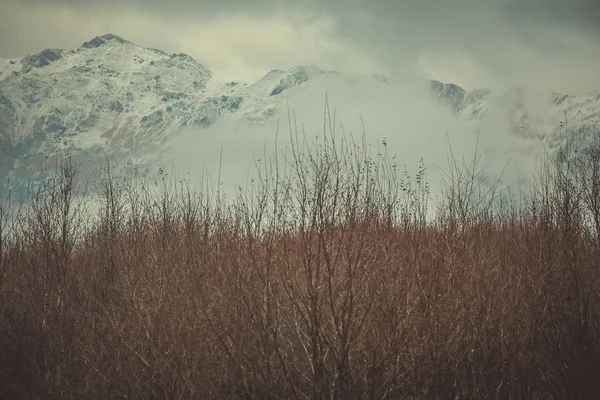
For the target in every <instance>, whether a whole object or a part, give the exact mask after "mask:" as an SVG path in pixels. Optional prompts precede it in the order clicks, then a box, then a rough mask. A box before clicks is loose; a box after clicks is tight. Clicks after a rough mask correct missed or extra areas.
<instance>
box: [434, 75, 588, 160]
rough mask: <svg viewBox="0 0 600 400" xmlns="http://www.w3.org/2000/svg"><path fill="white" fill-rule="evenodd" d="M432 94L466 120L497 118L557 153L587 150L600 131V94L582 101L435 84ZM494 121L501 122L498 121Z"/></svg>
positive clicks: (515, 90) (480, 121)
mask: <svg viewBox="0 0 600 400" xmlns="http://www.w3.org/2000/svg"><path fill="white" fill-rule="evenodd" d="M431 90H432V92H433V94H434V97H437V98H438V99H439V100H440V101H441V102H442V103H443V104H445V105H446V107H447V108H448V109H449V110H450V111H451V112H452V113H454V114H456V115H458V116H460V117H461V118H463V119H464V120H467V121H472V122H473V123H474V124H476V125H479V124H485V123H486V121H487V122H489V120H490V116H491V115H496V116H497V117H499V118H501V119H502V120H503V123H506V124H507V127H508V129H509V130H510V131H512V132H514V133H516V134H518V135H521V136H523V137H527V138H536V139H539V140H541V141H542V142H543V143H544V145H545V146H547V148H548V149H549V150H550V151H551V152H554V153H555V152H557V151H560V149H564V148H565V147H566V146H567V141H569V142H570V143H574V144H575V145H577V146H579V147H585V146H586V143H588V142H589V140H591V138H592V136H593V134H595V133H597V132H598V131H599V130H600V92H593V93H590V94H588V95H585V96H578V97H576V96H572V95H567V94H560V93H556V92H549V93H544V94H537V95H534V94H531V93H529V92H528V91H527V90H526V89H524V88H513V89H511V90H508V91H507V92H503V93H497V92H493V91H492V90H488V89H476V90H472V91H469V92H467V91H465V90H464V89H462V88H461V87H459V86H457V85H454V84H444V83H442V82H439V81H432V82H431ZM534 96H536V97H534ZM491 120H492V121H494V122H497V121H498V118H496V119H491Z"/></svg>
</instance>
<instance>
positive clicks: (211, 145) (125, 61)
mask: <svg viewBox="0 0 600 400" xmlns="http://www.w3.org/2000/svg"><path fill="white" fill-rule="evenodd" d="M551 89H552V88H548V91H547V92H545V93H540V92H539V91H537V92H532V91H528V89H527V88H514V89H512V90H509V91H507V92H502V93H500V92H494V91H492V90H489V89H485V88H482V89H475V90H470V91H466V90H464V89H463V88H461V87H460V86H458V85H455V84H453V83H443V82H440V81H436V80H426V79H424V78H422V77H414V76H387V77H383V76H380V75H368V76H353V75H348V74H345V73H343V72H338V71H325V70H322V69H320V68H318V67H317V66H298V67H295V68H291V69H287V70H273V71H271V72H269V73H268V74H266V75H265V76H264V77H263V78H262V79H260V80H258V81H256V82H242V81H226V82H222V81H218V80H216V79H215V78H214V77H213V73H212V72H211V71H210V70H209V69H207V68H206V67H204V66H203V65H201V64H200V63H199V62H197V61H196V60H195V59H194V58H192V57H190V56H189V55H186V54H167V53H165V52H163V51H161V50H157V49H152V48H145V47H141V46H138V45H136V44H134V43H132V42H130V41H127V40H125V39H123V38H121V37H119V36H116V35H113V34H106V35H103V36H99V37H95V38H93V39H91V40H89V41H87V42H85V43H83V44H82V45H81V46H80V47H78V48H76V49H73V50H63V49H46V50H43V51H41V52H39V53H36V54H31V55H29V56H27V57H24V58H22V59H0V176H1V177H2V178H3V179H4V178H7V177H22V176H27V175H28V174H31V173H35V172H36V171H39V169H40V168H41V166H43V165H44V163H45V162H47V160H48V159H52V157H53V156H54V155H56V154H58V153H59V152H61V151H65V150H67V151H69V152H70V153H72V154H73V155H74V156H75V157H76V158H77V159H78V160H79V162H81V163H82V168H83V170H84V171H87V172H89V171H91V169H93V168H95V167H96V166H97V160H98V159H99V158H100V157H104V156H108V157H111V158H112V159H114V160H117V161H118V162H120V163H132V164H139V165H144V166H151V167H155V166H156V165H158V164H165V163H170V164H173V165H175V166H176V167H178V168H180V169H181V170H182V171H187V172H190V171H198V170H200V169H201V168H202V166H208V167H209V168H210V169H212V170H213V172H214V170H215V168H217V166H219V168H221V169H223V176H224V178H227V179H230V180H231V182H232V183H231V185H238V184H240V183H242V182H243V180H244V179H246V178H247V175H248V168H251V167H252V165H253V161H254V160H255V158H256V157H257V155H258V154H260V153H261V152H262V151H263V150H264V149H265V146H266V145H267V144H268V146H271V145H272V144H273V143H274V140H275V137H277V140H278V143H279V145H282V146H285V145H286V143H287V141H286V140H289V129H288V128H289V126H288V125H289V124H288V123H289V122H293V121H295V127H298V128H300V130H301V131H303V132H304V133H305V134H306V135H307V136H311V137H312V136H314V135H318V134H322V132H323V112H324V107H325V102H324V99H325V95H326V94H327V96H328V100H329V105H330V108H331V111H332V112H333V111H334V110H335V113H336V129H339V130H340V131H341V130H342V129H344V131H347V132H348V133H350V132H351V133H353V134H354V135H360V134H362V129H363V124H364V129H365V131H366V135H367V139H368V141H369V143H373V144H374V145H377V144H378V143H379V144H380V143H382V141H383V140H386V143H389V148H388V151H389V152H391V153H394V154H397V156H398V159H399V160H401V161H400V164H401V165H406V166H407V168H412V167H414V166H415V165H416V163H417V162H418V160H419V159H420V158H424V159H425V161H426V163H429V165H430V166H431V167H432V168H433V169H435V168H436V167H437V166H439V165H440V164H444V162H445V158H446V150H447V148H448V144H449V142H450V144H451V145H452V147H453V149H454V150H455V151H456V153H457V154H469V152H472V151H473V149H474V146H475V144H476V143H477V140H478V139H477V137H479V146H480V151H481V152H482V154H483V155H484V158H485V161H486V163H489V165H490V174H491V176H493V175H494V174H499V173H500V172H501V171H505V175H504V178H505V180H506V182H507V184H508V183H514V182H515V181H516V180H517V179H518V178H519V176H520V175H529V174H530V173H531V172H532V170H533V167H534V166H535V164H536V163H537V162H538V161H539V159H540V157H541V156H542V155H543V154H544V152H549V153H551V154H553V153H555V152H556V151H558V150H559V149H561V148H564V147H565V146H566V144H567V141H568V140H572V142H576V143H577V145H580V146H584V145H585V140H586V139H585V138H586V135H590V134H591V133H593V132H594V131H595V129H596V128H597V127H598V126H600V111H599V110H600V92H596V93H590V94H589V95H585V96H572V95H569V94H560V93H555V92H552V91H551ZM289 115H291V116H292V117H293V118H292V119H291V120H290V119H288V116H289ZM278 124H279V125H278ZM292 125H293V124H292ZM278 126H279V128H278ZM568 138H571V139H568ZM223 166H225V167H223ZM506 166H508V168H505V167H506Z"/></svg>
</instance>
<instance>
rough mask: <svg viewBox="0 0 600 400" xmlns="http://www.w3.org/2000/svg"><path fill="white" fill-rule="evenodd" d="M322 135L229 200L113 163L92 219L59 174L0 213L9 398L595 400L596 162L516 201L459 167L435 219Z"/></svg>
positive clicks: (352, 148) (394, 178)
mask: <svg viewBox="0 0 600 400" xmlns="http://www.w3.org/2000/svg"><path fill="white" fill-rule="evenodd" d="M326 133H327V135H326V136H325V137H323V138H321V139H319V140H317V141H315V142H314V143H312V144H310V145H309V144H307V143H306V141H305V140H304V139H302V140H300V139H298V136H297V135H295V134H293V135H292V136H293V138H294V140H293V143H294V146H292V147H290V148H289V149H286V151H283V152H278V151H277V150H276V151H274V152H273V154H272V157H271V158H266V157H263V160H262V161H261V163H260V164H258V165H257V167H258V169H257V179H256V180H255V181H254V182H253V183H252V184H250V185H249V187H248V188H247V189H246V190H244V191H240V193H239V195H238V196H237V197H236V198H235V199H229V200H228V199H225V198H224V196H223V195H222V194H221V193H219V192H216V193H215V192H211V191H209V190H195V189H194V188H192V186H191V184H189V183H185V182H181V181H179V180H178V179H177V178H176V177H168V176H166V174H164V173H162V174H161V175H160V176H159V178H158V179H156V180H155V181H151V180H141V179H135V177H133V176H129V177H127V176H125V177H124V176H123V175H118V174H116V173H115V171H114V170H113V169H112V168H111V166H110V164H109V163H107V164H106V166H105V167H104V168H103V170H102V173H101V174H100V176H99V177H98V179H97V182H96V183H97V184H98V185H99V189H100V191H99V192H100V193H101V196H100V199H101V207H100V213H99V215H98V216H97V217H98V218H96V215H95V214H90V211H89V209H88V208H86V203H85V202H84V201H83V200H82V199H81V198H79V197H78V196H77V195H76V194H77V187H78V186H77V172H76V170H75V168H74V167H73V165H72V163H71V162H70V160H69V159H68V158H67V159H65V161H63V162H62V163H61V165H59V168H58V169H57V172H58V174H57V175H56V178H55V179H54V180H50V181H48V183H47V184H45V185H44V186H42V187H41V188H39V189H38V190H37V192H36V193H35V196H34V198H33V200H32V202H31V206H29V207H22V208H15V207H11V206H10V204H9V203H8V199H5V201H3V203H2V208H0V223H1V226H0V228H1V233H2V236H0V240H1V241H0V397H2V398H7V399H8V398H10V399H17V398H43V399H47V398H56V399H63V398H77V399H81V398H85V399H107V398H129V399H131V398H140V399H152V398H155V399H192V398H197V399H210V398H286V399H287V398H298V399H359V398H360V399H384V398H388V399H393V398H398V399H485V398H490V399H548V398H554V399H593V398H599V396H600V380H599V379H598V371H600V242H599V237H600V217H599V216H600V199H599V197H598V196H599V193H600V176H599V172H600V168H599V167H600V157H599V156H598V147H594V146H592V148H591V149H590V151H589V152H586V153H585V154H583V153H582V154H581V155H580V157H579V158H578V160H576V161H572V162H569V165H568V167H565V166H564V165H551V167H549V168H547V169H546V170H545V172H544V173H543V174H540V179H539V181H538V183H537V184H536V186H535V187H534V188H531V190H530V191H528V192H527V195H519V196H518V198H516V196H513V197H511V196H506V195H505V194H503V193H500V192H495V191H488V192H480V191H478V190H479V187H478V185H477V179H478V176H479V175H478V174H479V173H480V171H479V170H478V168H477V160H476V159H475V160H473V162H469V163H460V162H457V161H456V160H455V159H454V158H453V157H451V159H450V160H451V162H450V163H449V167H448V170H447V171H446V174H445V177H446V185H445V191H444V194H445V197H443V201H441V202H439V203H436V204H432V203H431V200H430V196H429V193H428V187H427V185H426V183H425V171H424V169H423V168H420V169H419V172H418V174H417V176H416V177H415V178H414V179H411V178H409V177H408V176H407V175H405V174H402V173H397V171H396V169H397V168H396V166H395V165H394V163H393V159H390V158H389V157H388V156H387V154H386V153H385V144H383V145H382V149H381V151H382V154H381V155H377V156H375V157H374V158H371V157H370V155H369V154H368V152H367V150H366V149H367V146H366V145H365V144H364V143H360V144H359V145H356V144H355V143H354V142H352V141H349V139H348V136H344V137H342V138H341V139H340V138H335V135H334V132H333V130H331V129H328V130H327V132H326ZM507 199H508V200H507ZM518 204H520V205H519V206H518ZM434 207H435V211H436V216H435V218H434V217H432V216H431V215H430V214H431V211H432V208H434ZM11 213H18V215H11ZM90 221H92V222H90Z"/></svg>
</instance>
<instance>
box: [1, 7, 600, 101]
mask: <svg viewBox="0 0 600 400" xmlns="http://www.w3.org/2000/svg"><path fill="white" fill-rule="evenodd" d="M108 32H111V33H115V34H117V35H120V36H122V37H124V38H125V39H128V40H130V41H133V42H135V43H137V44H140V45H143V46H148V47H156V48H160V49H163V50H165V51H167V52H185V53H188V54H190V55H192V56H194V57H195V58H196V59H198V60H199V61H201V62H203V63H204V64H206V66H208V67H209V68H210V69H211V70H212V71H213V73H214V74H215V76H216V77H218V78H221V79H241V80H254V79H257V78H259V77H261V76H262V75H264V74H265V73H266V72H268V71H269V70H271V69H284V68H288V67H291V66H295V65H299V64H305V65H311V64H312V65H317V66H320V67H322V68H325V69H336V70H341V71H345V72H349V73H360V74H362V73H382V74H387V75H389V74H395V73H404V74H409V73H417V74H420V75H424V76H426V77H430V78H436V79H440V80H444V81H452V82H455V83H458V84H460V85H462V86H464V87H465V88H467V89H470V88H473V87H491V88H499V87H506V86H514V85H528V86H531V87H534V88H536V87H537V88H545V89H552V90H557V91H562V92H569V93H582V92H588V91H591V90H598V89H600V74H598V73H597V72H596V71H597V66H598V65H600V1H598V0H554V1H548V0H452V1H450V0H404V1H403V0H210V1H207V0H169V1H165V0H128V1H127V2H125V1H120V0H104V1H101V2H100V1H96V0H24V1H16V0H0V56H2V57H5V58H8V57H22V56H24V55H27V54H30V53H33V52H36V51H39V50H42V49H44V48H48V47H61V48H67V49H69V48H74V47H77V46H79V45H81V43H83V42H84V41H87V40H89V39H91V38H92V37H94V36H98V35H102V34H104V33H108Z"/></svg>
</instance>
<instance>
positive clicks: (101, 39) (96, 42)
mask: <svg viewBox="0 0 600 400" xmlns="http://www.w3.org/2000/svg"><path fill="white" fill-rule="evenodd" d="M110 41H115V42H117V43H120V44H125V43H131V42H130V41H128V40H125V39H123V38H122V37H120V36H117V35H115V34H112V33H107V34H106V35H102V36H96V37H95V38H93V39H92V40H90V41H89V42H85V43H84V44H83V45H81V47H84V48H86V49H90V48H95V47H100V46H102V45H104V44H105V43H107V42H110Z"/></svg>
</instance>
